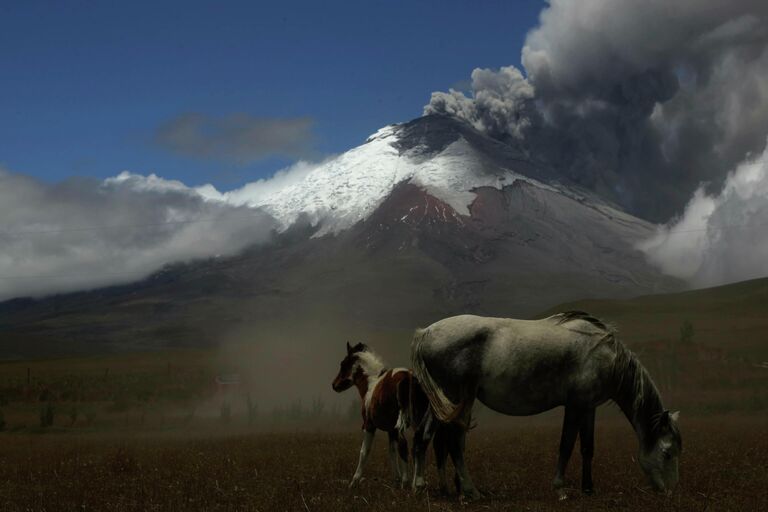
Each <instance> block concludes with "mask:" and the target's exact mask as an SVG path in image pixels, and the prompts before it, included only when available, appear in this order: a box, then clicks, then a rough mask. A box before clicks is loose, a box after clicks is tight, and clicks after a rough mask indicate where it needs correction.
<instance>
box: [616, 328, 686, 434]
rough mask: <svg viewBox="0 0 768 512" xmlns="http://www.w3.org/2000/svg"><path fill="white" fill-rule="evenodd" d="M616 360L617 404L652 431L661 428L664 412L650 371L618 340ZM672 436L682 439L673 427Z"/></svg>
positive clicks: (629, 415) (674, 426)
mask: <svg viewBox="0 0 768 512" xmlns="http://www.w3.org/2000/svg"><path fill="white" fill-rule="evenodd" d="M612 341H613V343H615V350H616V359H615V362H614V379H615V382H616V391H615V393H616V396H615V398H614V401H615V402H616V403H618V404H619V406H620V407H621V408H622V409H623V410H624V413H625V414H626V415H627V417H629V418H630V420H631V419H632V418H633V417H634V418H637V419H638V420H640V421H643V422H644V423H645V426H646V428H648V430H649V432H651V431H655V430H656V429H657V427H658V424H659V420H660V418H661V415H662V414H663V413H664V412H665V410H664V405H663V404H662V402H661V395H660V394H659V390H658V388H657V387H656V384H655V383H654V382H653V379H652V378H651V375H650V374H649V373H648V370H646V369H645V367H644V366H643V365H642V363H640V360H639V359H638V358H637V356H636V355H635V354H634V353H633V352H632V351H631V350H629V349H628V348H627V347H625V346H624V344H622V343H621V342H619V341H618V340H616V339H613V340H612ZM670 426H671V428H672V430H673V434H675V435H676V436H677V437H678V438H679V437H680V433H679V430H677V426H676V425H673V424H672V425H670Z"/></svg>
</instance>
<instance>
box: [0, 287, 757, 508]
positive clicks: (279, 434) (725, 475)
mask: <svg viewBox="0 0 768 512" xmlns="http://www.w3.org/2000/svg"><path fill="white" fill-rule="evenodd" d="M767 307H768V280H757V281H752V282H746V283H738V284H736V285H730V286H726V287H721V288H715V289H710V290H700V291H695V292H686V293H682V294H670V295H661V296H648V297H639V298H637V299H632V300H627V301H599V300H593V301H581V302H578V303H573V304H568V305H561V306H558V307H557V308H554V309H555V310H558V311H562V310H567V309H583V310H587V311H590V312H592V313H594V314H596V315H598V316H599V317H601V318H603V319H604V320H607V321H610V322H612V323H613V324H614V325H615V326H616V327H617V328H618V332H619V335H620V339H621V340H622V341H623V342H625V343H626V344H627V345H628V346H629V347H630V348H631V349H632V350H634V351H635V352H636V353H637V354H638V356H639V358H640V360H641V361H642V362H643V364H644V365H645V366H646V368H648V370H649V371H650V373H651V375H652V376H653V378H654V380H655V382H656V383H657V385H658V386H659V388H660V390H661V393H662V396H663V398H664V402H665V404H668V406H670V407H673V408H674V409H681V410H682V418H681V429H682V434H683V454H682V458H681V467H680V472H681V483H680V485H679V487H678V489H677V490H676V491H675V492H674V494H673V495H672V496H671V497H662V496H658V495H656V494H653V493H652V492H650V491H649V489H648V488H647V486H646V483H645V481H644V479H643V477H642V474H641V471H640V469H639V466H638V464H637V462H636V461H635V457H636V451H637V441H636V439H635V437H634V433H633V432H632V430H631V428H630V427H629V425H628V423H627V421H626V419H625V418H624V417H623V416H622V415H621V414H620V413H619V412H618V411H617V408H616V407H613V406H604V407H601V408H600V409H599V410H598V419H597V432H596V453H595V462H594V465H595V467H594V477H595V487H596V495H595V496H591V497H586V496H582V495H581V494H580V492H579V491H578V489H579V476H580V457H579V454H578V449H577V450H576V451H575V452H574V456H573V458H572V462H571V464H570V469H569V474H568V476H569V485H571V486H572V487H573V488H572V489H571V490H570V497H569V499H567V500H565V501H562V502H561V501H558V500H557V498H556V495H555V493H554V491H553V490H552V488H551V480H552V476H553V473H554V466H555V457H556V452H557V445H558V442H559V435H560V421H561V415H562V411H561V410H556V411H552V412H551V413H547V414H544V415H541V416H537V417H533V418H499V417H496V416H494V415H492V414H490V413H489V412H488V411H486V410H479V411H478V414H477V418H478V423H479V426H478V428H476V429H475V430H473V431H471V432H470V434H469V436H468V441H467V461H468V465H469V469H470V471H471V474H472V476H473V478H474V480H475V483H476V484H477V486H478V487H479V489H480V491H481V492H482V493H483V498H482V499H480V500H478V501H475V502H472V503H462V502H461V501H460V500H459V499H458V497H457V496H456V495H455V494H454V495H452V496H448V497H444V496H440V495H439V494H438V493H437V489H436V487H437V486H436V475H435V472H434V468H432V466H431V464H430V468H429V473H428V478H429V492H428V493H424V494H419V495H414V494H412V493H411V492H410V491H408V490H402V489H399V488H397V486H395V485H393V483H392V480H391V476H390V473H389V464H388V461H387V460H386V452H387V450H386V447H385V442H384V441H383V439H384V438H385V436H384V435H381V434H379V436H378V437H377V440H376V443H375V444H374V449H373V453H372V455H371V459H370V461H369V464H368V467H367V468H366V480H364V481H363V482H362V485H361V486H360V487H359V488H357V489H355V490H349V489H348V488H347V484H348V482H349V479H350V478H351V476H352V473H353V472H354V469H355V465H356V462H357V455H358V451H359V447H360V432H359V430H358V429H359V424H360V423H359V422H360V419H359V403H358V399H357V396H356V394H355V393H354V391H349V392H347V394H346V395H343V396H341V397H338V396H334V395H332V394H331V391H330V382H331V380H332V378H333V376H334V374H335V372H336V371H337V368H338V359H337V357H340V356H341V350H342V347H343V345H342V343H341V342H340V341H339V339H337V338H338V336H336V335H333V336H331V335H330V334H327V333H326V334H325V335H324V334H323V333H322V332H318V333H317V334H316V336H314V337H313V338H312V339H313V341H314V342H315V343H316V345H315V346H317V347H334V346H338V347H339V352H340V353H339V354H338V356H337V355H336V354H333V355H331V354H330V353H329V354H327V357H320V356H322V355H324V353H323V354H321V353H319V352H318V353H316V354H315V353H313V357H312V358H310V359H311V363H312V364H311V366H312V368H310V370H312V371H311V372H307V371H304V372H302V371H298V370H295V369H292V370H286V369H285V368H287V367H288V366H286V365H287V364H288V363H285V361H289V362H290V361H291V359H286V360H285V361H284V360H283V359H280V358H279V357H278V359H280V360H274V359H273V358H270V353H267V355H261V356H258V355H252V353H251V352H249V351H248V350H241V349H240V348H237V347H234V348H233V354H234V355H231V354H230V355H228V354H227V351H226V350H222V349H221V348H220V349H218V350H209V349H200V350H177V351H164V352H148V353H129V354H113V355H103V356H93V357H80V358H69V359H49V360H35V361H29V360H28V361H7V362H2V363H0V430H2V432H0V512H5V511H60V510H62V511H70V510H80V511H87V510H94V511H117V512H119V511H128V510H131V511H145V510H147V511H190V512H191V511H219V510H231V511H240V510H243V511H245V510H248V511H258V512H268V511H299V512H302V511H303V512H320V511H346V510H349V511H355V510H359V511H384V510H397V511H400V512H406V511H428V512H431V511H450V510H456V511H458V510H462V511H464V510H466V511H482V510H515V511H518V510H533V511H535V510H558V511H566V510H567V511H577V510H589V511H601V510H605V511H607V510H637V511H640V510H642V511H647V510H654V509H656V510H681V511H682V510H697V511H703V510H707V511H710V510H725V511H741V510H743V511H757V510H768V315H766V311H767V309H766V308H767ZM686 325H689V327H690V329H688V334H687V335H686V334H685V331H686V329H684V326H686ZM374 334H375V332H374V331H373V330H372V331H371V332H370V333H368V334H367V335H366V337H365V338H364V339H365V340H366V341H368V342H370V343H371V344H372V346H374V347H376V348H377V349H378V348H380V347H381V348H383V349H386V347H401V350H400V351H399V352H398V351H396V350H390V352H389V355H392V356H394V357H392V358H391V359H390V358H389V357H388V358H387V360H390V361H393V362H398V361H400V362H402V361H405V360H407V359H406V358H405V357H406V354H405V352H406V351H407V347H408V344H407V341H408V338H407V336H406V335H405V334H403V333H379V334H378V335H377V336H378V338H372V337H373V336H374ZM323 336H325V337H323ZM284 339H285V337H282V338H280V339H279V340H278V341H279V342H280V344H274V346H275V347H282V346H283V345H282V343H283V341H284ZM266 341H269V340H266V339H264V336H261V337H260V338H259V339H258V342H256V343H255V345H259V344H263V343H265V342H266ZM252 344H253V343H252ZM276 354H277V355H278V356H280V355H281V352H279V351H278V352H276ZM257 357H262V358H263V359H264V361H265V362H266V363H268V366H271V367H274V368H273V372H272V373H271V374H269V376H270V378H272V379H276V380H261V381H259V380H251V381H250V382H249V375H248V368H249V367H251V366H252V365H253V362H254V361H255V360H256V358H257ZM331 360H333V361H332V362H330V361H331ZM401 364H402V363H401ZM305 370H306V369H305ZM225 372H239V373H240V374H241V375H243V380H244V382H243V388H242V389H241V390H239V391H238V392H237V393H236V394H233V395H231V396H224V397H222V395H221V394H220V390H218V391H217V389H216V388H215V386H214V385H213V383H214V377H215V376H216V375H220V374H222V373H225ZM299 375H303V378H304V380H303V381H301V382H300V384H301V388H302V389H303V390H305V393H308V394H304V395H301V396H304V397H305V399H304V402H301V401H298V400H297V399H296V398H293V399H291V398H289V396H290V395H289V394H287V393H285V394H284V392H283V389H282V388H281V385H282V382H281V381H280V379H282V377H284V376H288V377H289V379H286V380H288V381H290V380H291V379H293V380H296V379H298V376H299ZM250 378H251V379H253V378H254V376H253V372H252V374H251V376H250ZM275 382H280V384H275ZM270 388H273V389H270ZM269 391H272V392H273V393H272V395H273V396H278V398H279V399H280V400H283V395H284V396H285V398H284V403H277V402H272V403H270V402H269V401H268V400H267V392H269ZM276 393H277V394H276ZM313 396H314V397H315V398H314V399H311V400H307V399H308V398H311V397H313ZM227 401H231V406H232V407H231V410H230V405H229V402H227ZM340 404H347V405H346V406H343V405H340ZM46 419H48V420H50V421H48V422H47V423H46V422H45V421H44V420H46Z"/></svg>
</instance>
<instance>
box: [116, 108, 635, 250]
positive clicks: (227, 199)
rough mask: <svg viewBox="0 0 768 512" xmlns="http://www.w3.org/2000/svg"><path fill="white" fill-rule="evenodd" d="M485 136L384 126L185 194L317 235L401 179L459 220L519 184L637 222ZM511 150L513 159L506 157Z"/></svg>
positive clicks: (360, 216)
mask: <svg viewBox="0 0 768 512" xmlns="http://www.w3.org/2000/svg"><path fill="white" fill-rule="evenodd" d="M486 139H487V138H486V137H484V136H482V135H480V134H478V133H476V132H475V131H474V130H473V129H472V128H471V127H469V126H464V125H463V124H461V123H460V122H459V121H455V120H446V119H442V120H440V119H428V118H420V119H418V120H415V121H412V122H410V123H404V124H394V125H389V126H386V127H384V128H381V129H380V130H378V131H377V132H376V133H374V134H373V135H371V136H370V137H369V138H368V139H367V140H366V142H365V143H364V144H362V145H360V146H358V147H356V148H353V149H351V150H349V151H347V152H345V153H343V154H341V155H338V156H335V157H333V158H330V159H327V160H326V161H324V162H320V163H317V164H312V163H307V162H299V163H297V164H295V165H293V166H291V167H289V168H287V169H284V170H282V171H279V172H278V173H276V174H275V175H274V176H273V177H271V178H269V179H265V180H259V181H256V182H253V183H249V184H247V185H245V186H243V187H241V188H239V189H236V190H232V191H227V192H220V191H218V190H216V189H215V188H214V187H213V186H212V185H205V186H202V187H197V188H194V189H191V188H188V189H187V190H188V191H190V192H191V193H194V194H197V195H199V196H201V197H203V198H204V199H205V200H207V201H217V202H224V203H227V204H230V205H233V206H248V207H251V208H259V209H262V210H264V211H266V212H267V213H269V214H270V215H272V216H273V217H274V218H275V219H276V220H277V221H278V223H279V225H280V226H281V228H282V229H287V228H288V227H289V226H290V225H291V224H293V223H294V222H295V221H296V220H297V219H298V218H299V217H300V216H305V217H306V218H307V219H308V220H309V221H310V222H311V223H312V224H313V225H319V230H318V231H317V232H316V233H315V235H314V236H322V235H325V234H328V233H338V232H340V231H343V230H345V229H348V228H350V227H351V226H353V225H354V224H356V223H357V222H359V221H362V220H365V219H366V218H368V217H369V216H370V215H371V214H372V213H373V212H374V211H375V210H376V208H377V207H378V206H379V205H380V204H381V203H382V202H383V201H384V200H385V199H386V198H387V196H389V194H390V193H391V192H392V191H393V190H394V188H395V187H396V186H397V185H398V184H399V183H404V182H409V183H411V184H413V185H416V186H418V187H421V188H423V189H424V190H425V191H426V192H427V193H428V194H430V195H432V196H434V197H435V198H437V199H439V200H440V201H442V202H444V203H446V204H447V205H449V206H450V207H451V208H453V209H454V210H455V211H456V212H457V213H458V214H460V215H469V214H470V212H469V206H470V205H471V204H472V202H473V201H474V200H475V198H476V197H477V195H476V193H475V191H474V190H475V189H477V188H481V187H493V188H496V189H501V188H502V187H504V186H509V185H512V184H513V183H514V182H515V181H517V180H523V181H524V182H526V183H528V184H530V185H534V186H535V187H538V188H540V189H544V190H548V191H551V192H556V193H558V194H561V195H564V196H566V197H569V198H571V199H573V200H575V201H578V202H581V203H583V204H587V205H589V206H590V207H591V208H593V209H594V210H596V211H598V212H600V213H602V214H603V215H604V216H606V217H608V218H614V219H622V220H624V221H625V222H627V223H642V221H639V219H636V218H634V217H633V216H631V215H628V214H626V213H624V212H622V211H620V210H617V209H616V208H613V207H612V206H610V205H608V204H607V203H605V202H603V201H601V200H600V199H598V198H596V197H593V196H591V195H585V194H588V193H585V192H583V191H582V190H578V189H576V188H571V187H568V186H564V185H563V184H562V183H560V182H559V180H556V179H551V178H550V177H549V176H548V175H546V173H545V172H543V171H542V169H540V168H537V167H536V165H535V164H533V163H532V162H531V161H530V160H529V159H527V158H524V157H522V156H521V155H520V154H519V153H515V150H514V149H513V148H510V147H508V146H505V145H504V146H499V145H498V143H496V142H490V141H488V140H486ZM497 146H498V147H497ZM510 151H511V152H512V153H511V156H510V154H506V153H507V152H510ZM500 155H501V157H500ZM533 176H536V177H535V178H534V177H533ZM536 178H540V179H536ZM110 180H111V181H119V182H124V183H131V184H132V185H133V186H134V187H136V188H140V189H146V188H155V189H161V190H179V189H181V188H184V187H185V185H184V184H182V183H180V182H176V181H169V180H163V179H162V178H158V177H157V176H155V175H150V176H146V177H144V176H140V175H136V174H131V173H122V174H121V175H119V176H117V177H115V178H111V179H110ZM108 181H109V180H108ZM642 224H645V223H642ZM644 227H645V226H644Z"/></svg>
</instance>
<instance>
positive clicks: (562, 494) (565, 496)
mask: <svg viewBox="0 0 768 512" xmlns="http://www.w3.org/2000/svg"><path fill="white" fill-rule="evenodd" d="M567 499H568V493H567V492H566V491H565V489H558V490H557V500H558V501H565V500H567Z"/></svg>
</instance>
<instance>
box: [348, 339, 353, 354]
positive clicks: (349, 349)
mask: <svg viewBox="0 0 768 512" xmlns="http://www.w3.org/2000/svg"><path fill="white" fill-rule="evenodd" d="M351 353H352V347H350V346H349V342H347V355H349V354H351Z"/></svg>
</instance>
